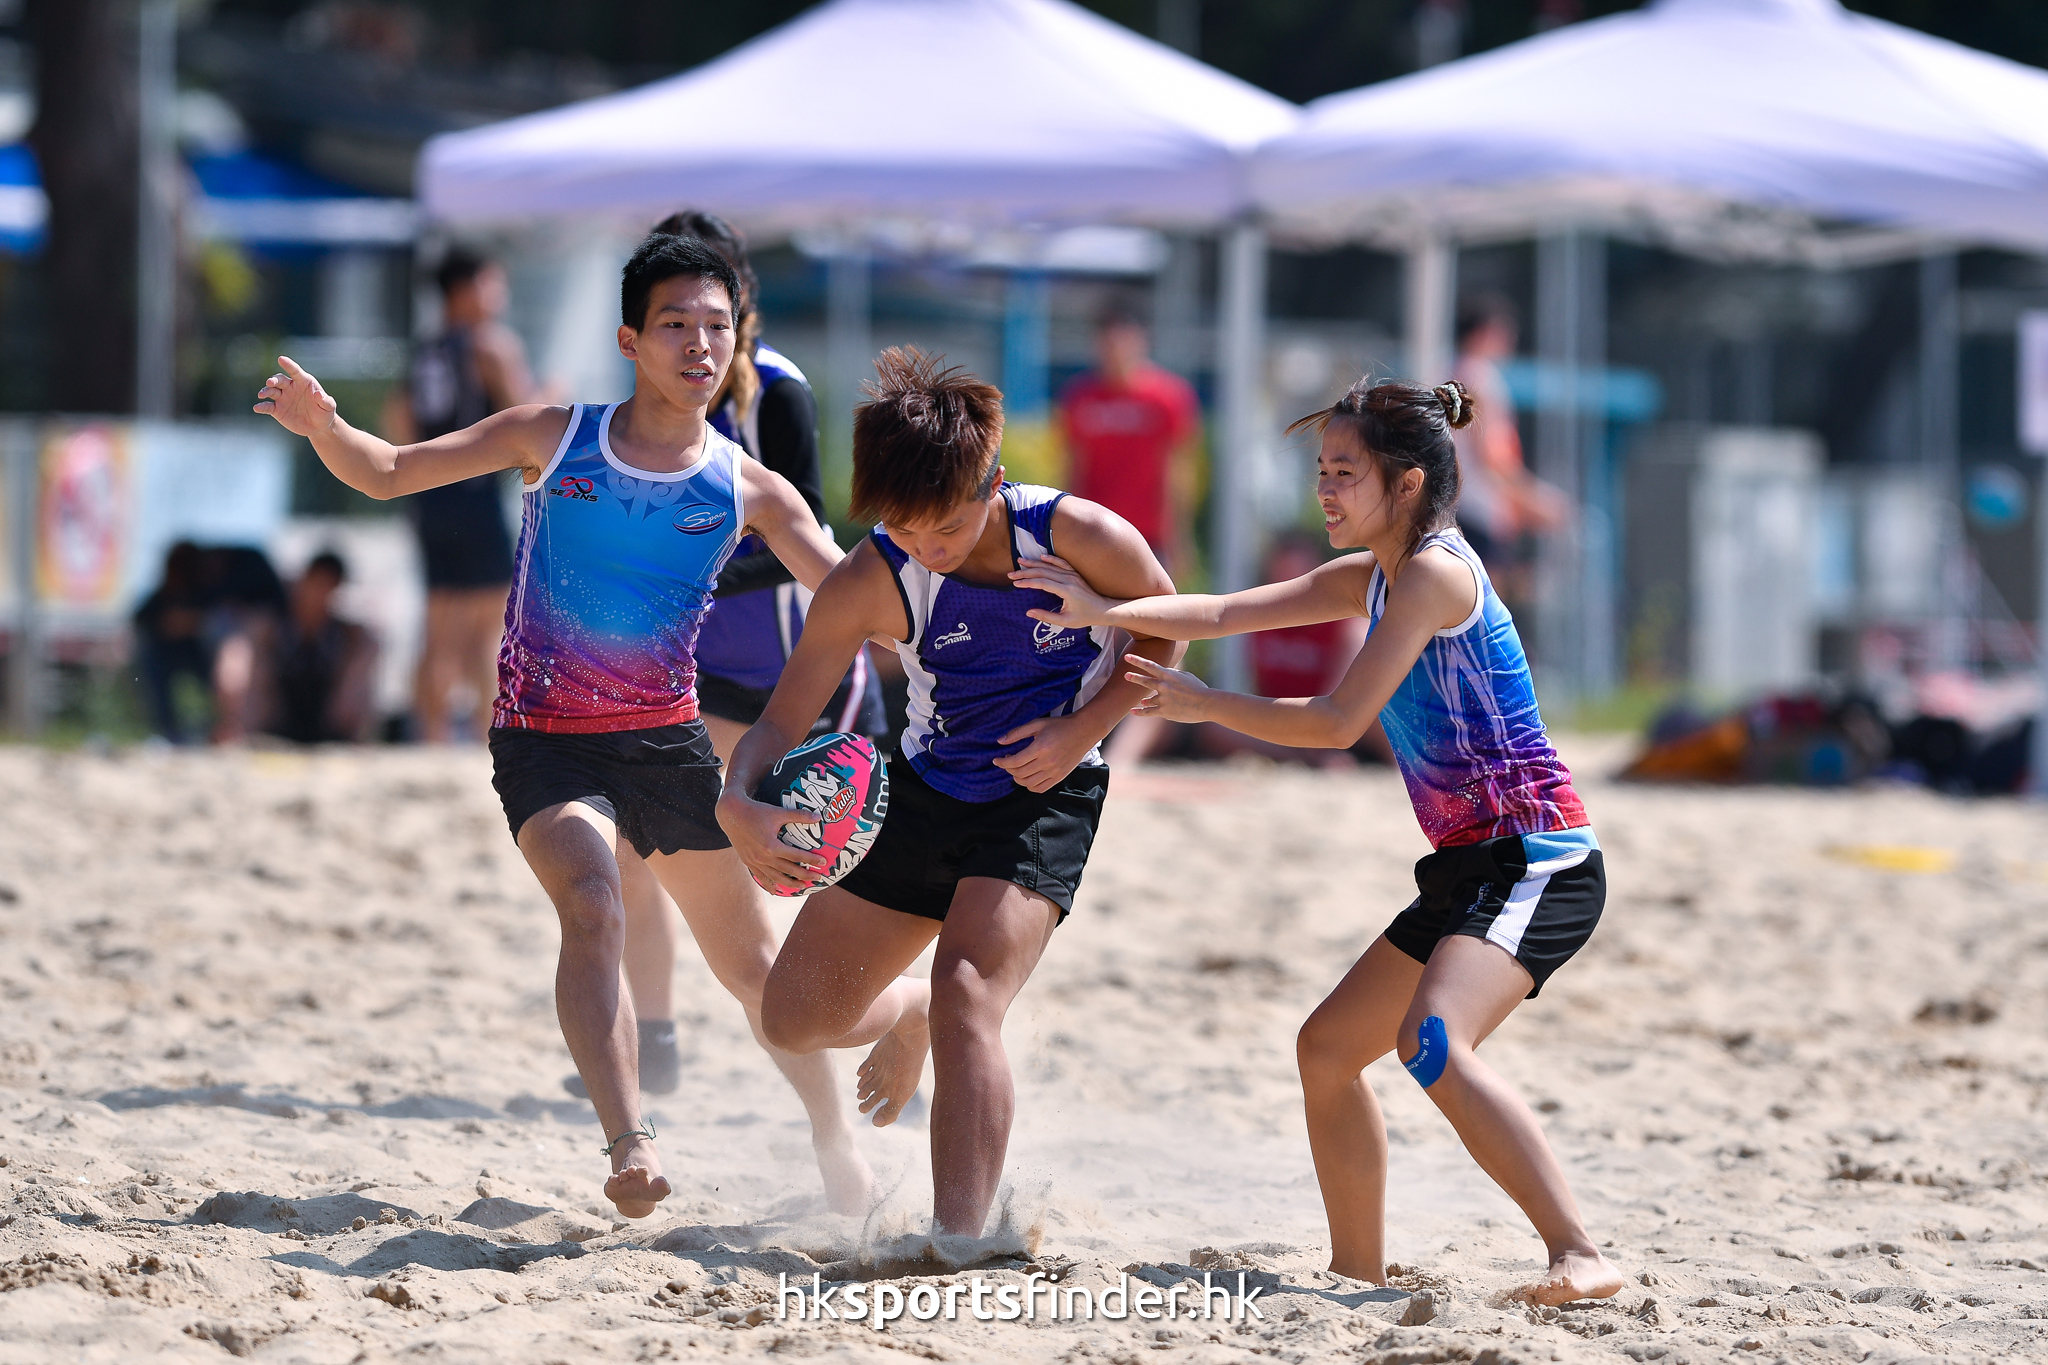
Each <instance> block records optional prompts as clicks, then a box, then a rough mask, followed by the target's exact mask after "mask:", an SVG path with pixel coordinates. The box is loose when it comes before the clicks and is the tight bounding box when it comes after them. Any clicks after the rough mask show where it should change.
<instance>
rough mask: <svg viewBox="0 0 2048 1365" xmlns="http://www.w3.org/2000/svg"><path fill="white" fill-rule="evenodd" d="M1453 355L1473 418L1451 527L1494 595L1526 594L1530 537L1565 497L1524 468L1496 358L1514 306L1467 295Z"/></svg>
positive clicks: (1505, 346)
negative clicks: (1477, 560)
mask: <svg viewBox="0 0 2048 1365" xmlns="http://www.w3.org/2000/svg"><path fill="white" fill-rule="evenodd" d="M1457 333H1458V358H1457V361H1456V363H1455V364H1454V365H1453V367H1452V378H1454V379H1456V380H1457V381H1458V382H1459V383H1460V384H1463V385H1464V386H1465V390H1466V392H1467V393H1469V394H1471V395H1472V400H1473V402H1472V409H1473V418H1472V424H1471V425H1470V426H1468V427H1466V428H1465V429H1464V430H1462V431H1459V432H1456V433H1454V435H1455V436H1456V438H1457V442H1458V479H1459V485H1460V487H1459V490H1458V529H1459V530H1460V531H1462V532H1463V533H1464V535H1465V539H1466V541H1467V542H1468V543H1469V544H1470V545H1471V546H1472V548H1473V549H1474V550H1476V551H1478V553H1479V558H1480V562H1482V563H1483V564H1485V565H1486V571H1487V573H1488V574H1489V575H1491V576H1492V578H1493V580H1494V583H1495V585H1496V587H1497V590H1498V591H1499V592H1500V594H1501V596H1502V597H1504V598H1506V599H1507V600H1509V601H1511V602H1524V601H1527V600H1528V598H1529V588H1530V583H1529V577H1530V571H1531V566H1532V565H1533V563H1534V560H1535V555H1534V545H1533V540H1534V537H1536V536H1540V535H1546V534H1549V533H1550V532H1553V531H1556V530H1558V529H1560V528H1561V527H1563V526H1564V525H1565V523H1566V522H1567V521H1569V520H1570V518H1571V502H1570V500H1569V499H1568V498H1567V497H1566V495H1565V494H1564V493H1563V492H1562V491H1561V490H1560V489H1558V488H1557V487H1555V486H1554V485H1552V484H1547V483H1545V482H1543V481H1542V480H1541V479H1539V478H1537V477H1536V476H1535V474H1533V473H1532V472H1530V469H1529V466H1528V464H1527V463H1526V462H1525V461H1524V460H1523V458H1522V434H1521V429H1520V428H1519V427H1518V426H1517V425H1516V418H1515V399H1514V395H1513V394H1512V393H1510V392H1509V390H1508V383H1507V378H1506V376H1504V375H1503V374H1502V373H1501V368H1500V367H1501V364H1502V363H1503V362H1504V361H1508V360H1511V359H1513V358H1514V356H1515V352H1516V348H1517V346H1518V345H1519V344H1520V335H1519V327H1518V323H1517V319H1516V317H1515V306H1514V305H1513V304H1512V303H1510V302H1508V301H1507V300H1506V299H1505V298H1502V297H1500V296H1499V295H1497V294H1481V295H1478V296H1476V297H1474V298H1470V299H1467V300H1466V301H1465V302H1464V303H1463V304H1461V305H1460V306H1459V309H1458V319H1457Z"/></svg>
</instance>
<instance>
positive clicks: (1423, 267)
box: [1401, 232, 1458, 386]
mask: <svg viewBox="0 0 2048 1365" xmlns="http://www.w3.org/2000/svg"><path fill="white" fill-rule="evenodd" d="M1402 284H1403V292H1404V294H1405V296H1406V297H1405V299H1404V301H1403V309H1402V319H1401V321H1402V328H1403V330H1404V331H1405V333H1406V335H1405V336H1404V337H1403V338H1402V341H1403V346H1402V351H1403V355H1402V361H1401V363H1402V364H1403V365H1405V366H1406V367H1407V370H1408V378H1409V379H1410V380H1412V381H1413V382H1415V383H1417V384H1427V385H1432V386H1433V385H1437V384H1441V383H1443V382H1444V381H1445V380H1446V379H1449V378H1450V377H1451V365H1452V363H1453V361H1454V359H1455V357H1454V356H1453V354H1452V351H1453V348H1454V338H1453V337H1452V335H1451V333H1452V332H1453V331H1454V330H1455V329H1456V326H1457V311H1458V302H1457V298H1458V248H1457V246H1456V245H1455V244H1454V243H1453V242H1452V241H1451V239H1450V238H1449V237H1447V236H1445V235H1444V234H1443V233H1441V232H1432V233H1430V234H1428V235H1427V236H1425V237H1423V238H1421V239H1420V240H1418V241H1416V242H1415V243H1414V245H1412V246H1410V247H1409V248H1408V257H1407V262H1406V269H1405V270H1404V271H1403V276H1402Z"/></svg>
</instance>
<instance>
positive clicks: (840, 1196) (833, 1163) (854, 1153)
mask: <svg viewBox="0 0 2048 1365" xmlns="http://www.w3.org/2000/svg"><path fill="white" fill-rule="evenodd" d="M811 1150H812V1151H814V1152H815V1153H817V1156H818V1174H819V1175H821V1176H823V1177H824V1178H825V1203H826V1205H827V1206H828V1207H829V1208H830V1209H831V1210H832V1212H834V1213H853V1214H862V1213H866V1212H867V1211H868V1206H869V1205H870V1204H872V1203H874V1199H875V1173H874V1171H873V1170H872V1169H871V1168H870V1167H869V1166H868V1162H867V1158H866V1157H864V1156H862V1155H861V1154H860V1149H859V1148H857V1147H855V1146H854V1145H853V1133H852V1130H850V1129H849V1130H847V1131H845V1132H842V1133H838V1134H834V1135H832V1136H830V1137H827V1136H826V1135H825V1134H822V1133H814V1134H812V1136H811Z"/></svg>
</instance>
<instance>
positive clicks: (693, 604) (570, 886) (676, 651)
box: [256, 233, 872, 1218]
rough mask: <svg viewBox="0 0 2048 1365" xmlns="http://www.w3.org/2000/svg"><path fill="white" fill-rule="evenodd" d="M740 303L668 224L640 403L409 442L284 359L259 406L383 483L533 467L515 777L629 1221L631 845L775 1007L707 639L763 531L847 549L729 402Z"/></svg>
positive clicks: (803, 1086)
mask: <svg viewBox="0 0 2048 1365" xmlns="http://www.w3.org/2000/svg"><path fill="white" fill-rule="evenodd" d="M739 297H740V288H739V283H738V280H737V278H736V277H735V275H734V273H733V269H732V267H731V265H730V264H728V263H727V262H726V261H725V259H724V258H723V257H721V256H720V255H718V253H717V252H715V251H713V250H711V248H709V247H708V246H706V245H704V243H702V242H700V241H697V240H696V239H694V238H688V237H678V236H674V235H670V234H661V233H656V234H653V235H651V236H649V237H648V238H647V240H646V241H644V242H643V243H641V245H640V248H639V250H637V251H636V252H634V254H633V257H632V259H631V260H630V261H629V262H628V263H627V265H626V270H625V276H624V279H623V281H622V285H621V289H620V307H621V316H622V321H621V325H620V327H619V352H620V354H622V355H624V356H625V357H626V358H627V359H628V360H631V361H632V362H633V371H634V388H633V396H632V397H631V398H629V399H627V400H626V401H625V402H623V403H618V404H612V405H596V406H586V405H584V404H580V403H579V404H577V405H575V406H574V407H569V408H562V407H556V406H548V405H542V404H529V405H525V406H521V407H512V408H507V409H505V410H504V411H502V412H498V413H495V414H493V415H492V416H490V417H487V418H485V419H484V420H483V421H481V422H478V423H477V424H476V425H474V426H470V427H465V428H463V429H462V430H460V431H454V432H450V433H448V434H447V435H444V436H439V437H436V438H435V439H433V440H431V441H424V442H421V443H419V444H416V445H406V446H393V445H391V444H390V443H388V442H386V441H382V440H379V439H377V438H376V437H374V436H371V435H369V434H368V433H366V432H361V431H357V430H356V429H355V428H353V427H351V426H349V425H348V423H346V422H344V421H342V420H341V418H340V416H339V415H338V414H337V413H336V411H335V403H334V399H333V398H331V397H329V396H328V395H327V393H325V392H324V391H323V390H322V389H321V387H320V384H319V381H318V380H316V379H315V378H314V377H313V376H312V375H310V374H308V373H306V371H305V370H304V369H302V368H300V367H299V366H298V365H296V364H294V363H293V362H292V361H290V360H288V359H285V358H283V357H279V360H278V364H279V365H280V366H281V367H282V371H281V373H279V374H275V375H272V376H271V378H270V380H269V382H268V383H266V384H265V385H264V386H263V390H262V392H261V394H260V395H259V401H258V402H257V404H256V411H258V412H263V413H269V414H271V415H273V416H275V417H276V418H277V420H278V422H279V423H280V424H282V425H283V426H284V427H285V428H286V429H287V430H289V431H292V432H295V433H297V434H298V435H301V436H304V437H306V438H308V439H309V440H311V441H312V443H313V448H314V450H315V451H317V452H318V453H319V455H320V459H321V460H322V462H323V463H325V464H326V466H327V467H328V469H329V470H331V471H332V472H333V473H334V475H335V477H337V478H339V479H340V480H341V481H342V482H344V483H346V484H348V485H349V486H350V487H352V488H355V489H358V490H360V491H361V492H364V493H367V494H369V495H370V496H371V497H375V498H391V497H397V496H399V495H401V494H405V493H416V492H419V491H420V490H422V489H426V488H433V487H437V486H439V485H442V484H447V483H451V482H453V481H455V480H457V479H466V478H473V477H475V476H476V475H479V474H488V473H493V472H495V471H497V470H501V469H517V470H519V471H520V472H521V473H522V474H523V475H524V479H525V485H526V511H525V521H524V525H523V527H522V529H521V531H520V534H519V545H518V550H517V554H516V567H515V578H514V581H513V589H512V595H511V600H510V602H509V603H508V604H507V607H506V612H505V617H506V620H505V644H504V648H503V651H502V653H501V654H500V655H499V668H498V676H499V691H498V701H497V706H496V710H495V716H494V721H493V728H492V731H491V738H490V748H491V760H492V766H493V776H492V785H494V786H495V787H496V788H497V789H498V794H499V796H500V798H501V799H502V801H503V803H504V807H505V817H506V821H507V823H508V824H509V825H510V826H511V829H512V834H513V837H514V838H515V839H516V840H517V841H518V844H519V849H520V852H521V853H523V854H524V855H525V856H526V861H527V864H528V866H530V867H532V868H533V871H534V874H535V875H536V876H537V877H538V878H539V879H540V883H541V886H542V887H543V888H544V889H545V890H546V891H547V893H548V897H549V899H550V900H552V901H553V902H554V905H555V910H556V913H557V914H558V915H559V916H560V918H561V922H562V951H561V957H560V960H559V963H558V965H557V968H556V974H555V1007H556V1011H557V1014H558V1015H559V1017H560V1019H561V1024H562V1036H563V1038H564V1040H565V1041H566V1042H567V1043H568V1045H569V1052H570V1055H571V1056H572V1057H573V1058H574V1059H575V1061H576V1069H577V1071H578V1073H579V1074H580V1075H581V1077H582V1079H583V1083H584V1085H585V1087H586V1088H587V1089H588V1091H589V1094H590V1098H591V1102H592V1103H593V1104H594V1105H595V1107H596V1109H597V1113H598V1117H599V1119H600V1120H601V1121H602V1122H603V1124H604V1130H605V1136H606V1138H607V1139H608V1141H607V1145H606V1147H605V1152H606V1154H607V1155H609V1156H610V1157H611V1161H612V1175H611V1179H609V1180H608V1181H606V1182H605V1187H604V1192H605V1196H606V1197H607V1198H609V1199H610V1200H611V1201H612V1202H613V1203H614V1204H615V1205H617V1206H618V1210H619V1212H620V1213H622V1214H624V1215H625V1216H626V1217H628V1218H644V1217H646V1216H647V1215H648V1214H650V1213H652V1212H654V1210H655V1207H656V1205H657V1204H658V1203H659V1202H660V1201H661V1199H663V1198H664V1197H665V1196H666V1195H667V1194H668V1193H669V1183H668V1181H667V1180H666V1179H665V1178H664V1177H663V1175H662V1173H661V1163H660V1160H659V1158H658V1157H657V1156H656V1155H655V1150H654V1133H653V1129H652V1126H651V1125H650V1124H648V1123H646V1122H644V1121H643V1120H642V1116H641V1112H640V1098H639V1086H638V1084H637V1083H636V1070H637V1067H636V1054H635V1044H636V1041H637V1039H636V1028H635V1020H634V1016H633V1009H632V1005H631V1003H630V1001H629V1000H628V999H627V998H626V997H625V995H624V993H623V992H622V991H621V989H620V982H619V967H620V957H621V952H622V947H623V943H624V911H623V908H622V906H621V902H620V882H619V858H620V856H621V855H622V853H623V850H621V849H620V848H619V841H620V840H622V839H623V840H624V841H626V842H627V843H628V844H630V845H631V846H632V848H633V851H634V852H637V853H638V854H639V856H640V857H641V858H642V859H644V860H645V861H646V863H647V864H648V865H649V866H650V867H651V868H652V869H653V871H654V874H655V876H656V877H657V878H659V879H660V881H661V883H662V885H663V886H665V887H666V888H668V890H669V892H670V894H671V895H673V896H674V897H675V899H676V901H677V903H678V904H679V905H681V907H682V910H683V914H684V916H685V917H686V918H687V919H688V921H689V925H690V929H691V931H692V933H693V934H694V935H695V937H696V940H697V943H698V946H699V947H700V948H701V949H702V950H703V953H704V958H705V961H706V962H707V963H708V964H709V966H710V967H711V969H712V971H713V973H715V974H716V975H717V977H718V979H719V981H720V982H721V983H722V984H723V985H724V986H725V987H726V989H727V990H729V991H731V992H732V993H733V995H734V996H735V997H737V998H738V999H739V1000H740V1002H741V1004H742V1005H743V1006H744V1007H745V1008H746V1011H747V1014H748V1017H749V1020H750V1022H753V1021H757V1020H758V1017H759V1008H760V999H761V988H762V986H763V984H764V983H765V981H766V979H767V975H768V968H769V966H770V964H771V963H772V961H773V959H774V954H775V935H774V929H773V926H772V925H771V924H770V922H769V920H768V917H767V915H766V913H765V910H764V908H763V907H762V905H761V904H760V901H759V900H758V898H757V897H756V894H755V888H754V886H753V883H752V882H751V881H749V880H748V878H747V875H746V871H745V869H743V868H742V867H741V866H740V863H739V860H738V859H737V858H735V857H734V856H733V854H732V852H731V849H730V847H729V845H728V842H727V840H726V838H725V835H724V834H723V833H721V832H720V830H719V828H718V825H717V823H716V820H715V819H714V816H713V806H714V804H715V802H716V801H717V798H718V786H719V781H718V759H717V755H716V754H714V753H713V752H712V748H711V741H710V739H709V738H708V737H707V736H706V734H705V731H704V724H703V722H702V721H701V720H699V719H698V717H697V698H696V689H695V663H694V661H693V659H692V654H691V651H692V647H693V646H694V644H695V642H696V635H697V625H698V623H699V621H700V620H701V619H702V618H703V615H704V612H705V610H706V606H707V603H708V602H709V600H710V596H711V590H712V585H713V583H714V582H715V581H716V580H717V577H718V571H719V569H720V567H721V566H723V565H724V563H725V561H726V560H727V559H728V558H729V557H730V556H731V554H732V552H733V547H734V546H735V545H737V544H738V543H739V541H740V538H741V537H742V536H743V535H745V534H746V533H748V532H753V533H755V534H758V535H760V536H761V537H762V538H763V539H764V540H766V541H767V542H768V545H769V546H770V548H772V549H773V550H774V552H775V553H776V555H778V556H779V557H780V558H781V560H782V562H783V563H784V564H787V565H788V566H789V568H790V571H791V572H792V573H794V574H795V575H796V576H797V579H798V581H800V582H802V583H805V584H807V585H816V584H818V583H821V582H823V581H824V578H825V575H826V573H827V571H828V570H830V569H831V568H832V566H833V565H834V564H836V563H837V562H838V561H839V550H838V547H837V546H835V545H833V543H832V541H831V540H830V538H829V537H827V536H826V535H825V533H824V531H823V530H822V528H820V527H819V525H818V522H817V519H816V518H815V517H814V516H813V515H812V514H811V509H810V508H809V507H808V506H807V505H805V503H804V500H803V499H802V498H801V497H800V496H798V494H797V492H796V490H795V489H793V488H791V487H790V485H789V482H788V481H787V480H785V479H784V478H782V477H781V476H780V475H779V474H776V473H774V472H773V471H772V470H769V469H768V468H766V467H765V466H763V465H762V464H760V463H759V462H758V461H754V460H749V459H747V458H745V456H744V454H743V453H742V452H741V450H740V448H739V447H738V446H736V445H734V444H733V443H732V442H731V441H729V440H727V439H726V438H725V437H723V436H720V435H719V434H718V433H717V432H716V431H715V430H713V429H712V428H711V426H710V425H709V423H708V422H707V421H706V420H705V411H706V409H707V408H708V407H709V405H710V403H711V401H712V398H713V396H714V395H715V394H717V392H718V390H719V387H720V385H721V384H722V383H723V382H724V379H725V375H726V371H727V369H728V367H729V366H730V365H731V364H732V356H733V338H734V321H735V319H734V316H733V315H734V311H735V310H734V305H735V303H736V302H737V301H738V299H739ZM756 1036H757V1037H758V1036H759V1030H758V1026H757V1027H756ZM770 1055H771V1056H772V1057H774V1058H775V1061H776V1065H777V1066H778V1067H780V1068H781V1069H782V1071H783V1074H784V1075H785V1076H787V1077H788V1078H789V1080H790V1082H791V1084H792V1085H794V1086H795V1087H796V1090H797V1093H798V1095H799V1096H800V1097H801V1098H802V1099H803V1101H804V1105H805V1108H806V1109H807V1110H808V1111H809V1112H810V1115H811V1122H812V1141H813V1146H814V1147H815V1148H816V1150H817V1154H818V1158H819V1165H820V1168H821V1169H822V1170H823V1172H824V1175H825V1183H826V1191H827V1194H828V1196H829V1197H830V1198H831V1202H832V1204H833V1206H834V1207H835V1208H837V1209H839V1210H841V1211H858V1210H859V1209H861V1208H862V1207H864V1206H865V1204H866V1201H867V1197H868V1193H869V1189H870V1186H871V1184H872V1175H871V1174H870V1173H869V1171H868V1168H867V1166H866V1163H865V1162H863V1161H862V1160H861V1158H860V1155H859V1153H858V1152H857V1151H856V1150H855V1149H854V1146H853V1135H852V1123H851V1119H850V1118H849V1117H848V1116H847V1114H846V1113H845V1110H844V1107H843V1104H842V1102H841V1100H840V1097H839V1095H838V1093H837V1087H836V1086H835V1084H834V1081H833V1076H832V1071H831V1068H830V1066H829V1065H828V1064H826V1062H825V1059H824V1058H822V1057H795V1056H791V1055H789V1054H787V1053H778V1052H776V1051H775V1050H774V1049H770Z"/></svg>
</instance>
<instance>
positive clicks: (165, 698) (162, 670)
mask: <svg viewBox="0 0 2048 1365" xmlns="http://www.w3.org/2000/svg"><path fill="white" fill-rule="evenodd" d="M285 612H286V599H285V590H284V584H283V583H282V582H281V581H280V580H279V579H278V576H277V570H275V569H273V568H272V567H271V566H270V558H269V556H267V555H265V554H264V553H263V551H261V550H258V549H255V548H253V547H251V546H247V545H216V546H200V545H195V544H193V543H192V542H191V541H189V540H181V541H179V542H178V543H177V544H175V545H173V546H172V547H171V549H170V552H169V553H168V554H167V555H166V556H165V557H164V576H163V581H162V582H161V583H159V584H158V585H157V589H156V591H155V592H153V593H151V594H150V595H149V596H148V597H147V598H145V599H144V600H143V603H142V605H141V606H139V607H137V608H136V609H135V617H134V626H135V656H136V659H135V661H136V666H137V669H138V677H137V681H138V682H140V683H141V685H142V692H143V702H144V704H145V706H146V707H147V708H148V711H149V718H150V724H151V727H152V728H153V729H154V730H155V731H156V733H157V734H159V735H161V736H163V737H164V738H165V739H168V740H170V741H171V742H172V743H174V744H184V743H188V742H190V740H191V739H193V738H195V737H196V736H195V735H194V734H193V729H194V727H192V726H191V725H189V724H188V723H187V719H186V717H184V716H182V715H180V714H179V710H180V708H179V706H178V700H177V680H178V679H179V678H181V677H184V678H189V679H190V680H191V681H192V682H193V683H194V684H196V685H197V688H198V689H199V690H200V691H202V692H203V693H204V695H205V696H206V697H207V699H208V701H209V702H210V703H211V704H212V711H213V721H214V723H215V724H216V726H217V723H218V721H219V718H220V716H221V715H222V710H221V701H220V689H219V676H218V669H219V663H220V650H221V646H222V644H223V643H224V642H226V641H228V640H231V639H234V638H236V637H239V636H245V635H251V634H259V633H262V632H265V631H268V630H271V629H274V627H275V624H276V622H277V621H278V620H280V619H281V618H282V617H283V616H284V614H285Z"/></svg>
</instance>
